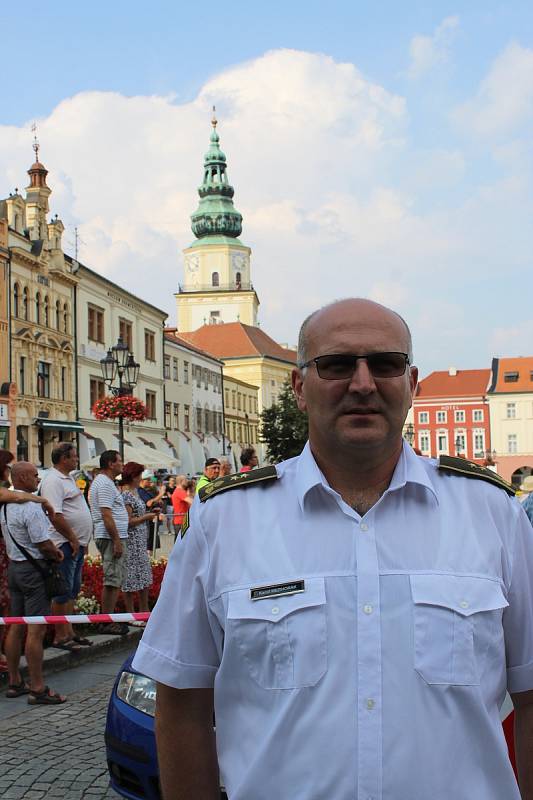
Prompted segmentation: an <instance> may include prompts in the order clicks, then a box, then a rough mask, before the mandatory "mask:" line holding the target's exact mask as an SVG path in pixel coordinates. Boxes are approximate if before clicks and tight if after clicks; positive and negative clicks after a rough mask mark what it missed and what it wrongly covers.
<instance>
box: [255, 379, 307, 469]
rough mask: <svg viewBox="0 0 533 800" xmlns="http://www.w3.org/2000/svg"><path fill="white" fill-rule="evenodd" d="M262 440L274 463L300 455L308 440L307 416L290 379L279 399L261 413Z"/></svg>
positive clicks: (286, 382)
mask: <svg viewBox="0 0 533 800" xmlns="http://www.w3.org/2000/svg"><path fill="white" fill-rule="evenodd" d="M261 441H263V442H265V443H266V445H267V459H268V460H269V461H270V463H271V464H274V463H276V462H277V461H285V460H286V459H287V458H292V457H293V456H297V455H299V454H300V453H301V452H302V449H303V446H304V445H305V443H306V441H307V417H306V415H305V414H303V413H302V412H301V411H300V410H299V408H298V406H297V405H296V399H295V397H294V392H293V391H292V387H291V384H290V381H289V379H288V378H287V380H286V381H285V383H284V384H283V387H282V389H281V391H280V393H279V395H278V400H277V402H276V403H274V404H273V405H272V406H270V408H265V410H264V411H263V412H262V413H261Z"/></svg>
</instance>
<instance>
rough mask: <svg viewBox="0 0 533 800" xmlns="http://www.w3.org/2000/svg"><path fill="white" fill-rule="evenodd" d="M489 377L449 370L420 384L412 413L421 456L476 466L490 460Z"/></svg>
mask: <svg viewBox="0 0 533 800" xmlns="http://www.w3.org/2000/svg"><path fill="white" fill-rule="evenodd" d="M490 374H491V373H490V369H465V370H458V369H454V368H450V369H449V370H448V371H446V372H445V371H443V372H432V373H431V374H430V375H428V376H427V378H424V380H423V381H420V383H419V384H418V390H417V394H416V397H415V400H414V403H413V412H414V431H415V439H414V445H415V447H418V448H419V449H420V451H421V453H422V455H424V456H431V457H433V458H436V457H437V456H440V455H450V456H457V455H461V456H464V457H465V458H468V459H470V460H471V461H476V462H477V463H482V462H483V461H485V459H487V457H489V456H490V453H491V441H490V414H489V404H488V400H487V390H488V388H489V383H490Z"/></svg>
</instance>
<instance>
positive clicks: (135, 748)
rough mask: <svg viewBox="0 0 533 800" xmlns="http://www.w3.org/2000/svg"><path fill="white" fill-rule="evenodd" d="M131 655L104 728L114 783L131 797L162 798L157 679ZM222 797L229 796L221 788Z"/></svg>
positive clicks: (117, 682) (132, 799)
mask: <svg viewBox="0 0 533 800" xmlns="http://www.w3.org/2000/svg"><path fill="white" fill-rule="evenodd" d="M132 660H133V654H132V655H130V656H129V657H128V658H127V659H126V661H125V662H124V664H123V665H122V668H121V670H120V672H119V673H118V675H117V678H116V680H115V685H114V686H113V691H112V692H111V697H110V698H109V706H108V708H107V720H106V729H105V743H106V751H107V766H108V768H109V776H110V781H111V787H112V788H113V789H114V790H115V792H118V794H121V795H122V796H123V797H127V798H130V800H161V789H160V786H159V769H158V765H157V754H156V747H155V733H154V714H155V697H156V685H155V681H153V680H152V679H151V678H147V677H146V675H142V674H141V673H140V672H137V671H136V670H134V669H133V667H132V666H131V662H132ZM220 796H221V800H227V796H226V794H225V792H224V791H223V790H222V789H221V795H220Z"/></svg>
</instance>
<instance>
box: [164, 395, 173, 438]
mask: <svg viewBox="0 0 533 800" xmlns="http://www.w3.org/2000/svg"><path fill="white" fill-rule="evenodd" d="M171 408H172V407H171V404H170V403H167V401H165V428H166V429H167V431H168V430H170V427H171V419H170V413H171Z"/></svg>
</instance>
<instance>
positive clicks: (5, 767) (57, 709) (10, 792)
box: [0, 677, 119, 800]
mask: <svg viewBox="0 0 533 800" xmlns="http://www.w3.org/2000/svg"><path fill="white" fill-rule="evenodd" d="M112 686H113V678H112V677H105V678H102V679H101V680H100V681H99V683H98V685H97V686H93V687H92V688H90V689H85V690H83V691H80V692H76V693H74V694H69V698H68V701H67V702H66V703H65V705H62V706H36V707H35V708H31V707H30V708H28V709H25V710H24V711H23V712H22V713H20V714H16V715H15V716H12V717H9V718H8V719H6V720H3V721H2V722H0V764H1V765H2V768H1V769H0V797H1V798H2V800H22V798H24V799H25V800H41V798H46V800H48V798H50V800H55V799H56V798H57V800H59V798H61V800H81V799H82V798H87V800H104V798H106V800H107V799H109V800H111V798H115V800H117V798H119V795H118V794H116V792H114V791H112V790H111V789H110V788H109V778H108V772H107V765H106V759H105V746H104V725H105V713H106V709H107V702H108V699H109V695H110V692H111V689H112Z"/></svg>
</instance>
